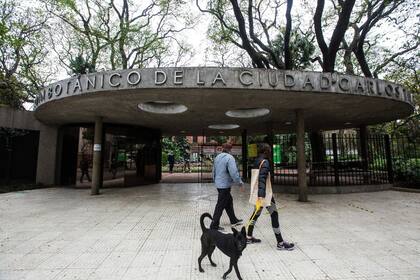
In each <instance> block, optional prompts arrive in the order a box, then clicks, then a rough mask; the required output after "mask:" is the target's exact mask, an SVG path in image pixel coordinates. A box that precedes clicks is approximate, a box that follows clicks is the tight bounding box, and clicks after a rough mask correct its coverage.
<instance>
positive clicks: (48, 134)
mask: <svg viewBox="0 0 420 280" xmlns="http://www.w3.org/2000/svg"><path fill="white" fill-rule="evenodd" d="M57 140H58V129H57V127H55V126H47V125H41V129H40V132H39V146H38V160H37V162H38V163H37V169H36V182H37V183H38V184H44V185H54V184H55V183H56V181H55V178H56V176H55V175H56V156H57Z"/></svg>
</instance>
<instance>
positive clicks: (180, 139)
mask: <svg viewBox="0 0 420 280" xmlns="http://www.w3.org/2000/svg"><path fill="white" fill-rule="evenodd" d="M189 150H190V144H189V143H188V141H187V138H186V137H185V136H176V137H162V164H163V165H164V164H167V160H168V154H169V153H173V155H174V157H175V161H182V160H183V158H184V156H185V155H186V153H187V151H189Z"/></svg>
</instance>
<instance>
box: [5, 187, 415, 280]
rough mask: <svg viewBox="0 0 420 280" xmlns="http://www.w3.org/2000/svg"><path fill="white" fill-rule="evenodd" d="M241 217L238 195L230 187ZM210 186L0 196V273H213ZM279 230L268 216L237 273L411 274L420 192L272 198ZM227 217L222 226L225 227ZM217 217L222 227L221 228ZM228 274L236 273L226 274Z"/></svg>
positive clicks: (243, 209)
mask: <svg viewBox="0 0 420 280" xmlns="http://www.w3.org/2000/svg"><path fill="white" fill-rule="evenodd" d="M233 195H234V200H235V209H236V211H237V215H238V216H239V217H241V218H248V216H249V215H250V214H251V210H252V209H251V207H250V205H249V204H248V203H247V194H246V193H240V192H239V191H238V190H237V189H235V190H234V192H233ZM216 198H217V192H216V190H215V189H213V186H212V185H210V184H203V185H199V184H173V185H168V184H159V185H153V186H147V187H136V188H125V189H105V190H103V194H102V195H100V196H90V195H89V190H80V189H66V188H51V189H42V190H32V191H24V192H15V193H6V194H1V195H0V279H2V280H3V279H4V280H14V279H28V280H29V279H30V280H35V279H40V280H48V279H83V280H85V279H89V280H93V279H95V280H99V279H101V280H108V279H118V280H119V279H123V280H126V279H127V280H128V279H136V280H138V279H148V280H149V279H165V280H166V279H182V280H184V279H220V278H221V276H222V274H223V272H224V271H225V270H227V267H228V258H227V257H226V256H225V255H223V254H222V253H221V252H220V251H218V250H217V249H216V251H215V253H214V261H215V262H216V263H217V264H218V267H211V266H210V264H209V262H208V260H207V259H205V260H204V261H203V268H204V270H205V273H200V272H199V271H198V268H197V257H198V255H199V253H200V241H199V238H200V235H201V229H200V226H199V216H200V214H201V213H202V212H205V211H210V212H212V210H213V208H214V205H215V202H216ZM276 199H277V200H278V204H279V205H280V209H279V212H280V224H281V227H282V231H283V235H284V236H285V237H286V238H287V239H288V240H291V241H295V242H297V249H296V250H295V251H292V252H285V251H276V250H275V245H276V244H275V242H274V235H273V233H272V230H271V226H270V218H269V215H268V214H266V213H264V214H263V215H261V217H260V219H259V220H258V223H257V226H256V229H255V236H257V237H259V238H261V239H262V240H263V242H262V243H261V244H258V245H250V246H248V247H247V248H246V250H245V251H244V255H243V257H242V258H241V259H240V260H239V268H240V271H241V273H242V276H243V278H244V279H264V280H266V279H364V280H366V279H371V280H373V279H376V280H396V279H407V280H408V279H411V280H415V279H416V280H418V279H420V194H413V193H402V192H395V191H386V192H377V193H361V194H344V195H317V196H311V197H310V199H311V202H310V203H305V204H302V203H299V202H297V201H296V200H295V196H293V195H282V194H277V195H276ZM226 218H227V217H226V216H223V219H224V220H223V223H224V224H226V223H227V220H226ZM223 223H222V224H223ZM229 279H237V278H236V275H235V273H234V272H232V273H231V274H230V275H229Z"/></svg>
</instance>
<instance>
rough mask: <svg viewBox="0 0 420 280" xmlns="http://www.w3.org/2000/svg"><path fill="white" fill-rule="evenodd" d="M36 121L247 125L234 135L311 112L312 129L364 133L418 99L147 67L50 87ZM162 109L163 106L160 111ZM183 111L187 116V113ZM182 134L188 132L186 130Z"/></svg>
mask: <svg viewBox="0 0 420 280" xmlns="http://www.w3.org/2000/svg"><path fill="white" fill-rule="evenodd" d="M148 102H153V104H159V103H161V104H162V106H160V107H159V109H161V110H164V108H165V105H163V104H165V103H168V102H169V104H181V105H184V106H186V108H187V110H185V111H184V112H182V113H178V114H157V113H150V112H145V111H143V110H140V109H139V107H138V106H139V104H150V103H148ZM35 106H36V109H35V116H36V117H37V118H38V119H39V120H40V121H42V122H45V123H49V124H68V123H90V122H93V120H94V118H95V116H102V117H103V118H104V122H109V123H121V124H132V125H141V126H145V127H152V128H159V129H161V130H162V133H163V134H167V135H177V134H181V133H185V134H196V135H199V134H215V133H217V131H214V130H212V129H209V128H208V126H209V125H212V124H230V123H232V121H234V122H235V123H236V124H238V125H239V126H240V127H239V128H237V129H234V130H230V131H229V134H239V133H240V131H241V130H242V129H247V130H248V133H251V134H252V133H264V132H267V129H273V130H274V131H276V132H287V131H293V130H294V120H295V114H294V110H295V109H303V110H304V114H305V126H306V129H307V130H318V129H337V128H345V127H357V126H359V125H362V124H376V123H382V122H386V121H391V120H395V119H399V118H404V117H407V116H408V115H410V114H411V113H412V112H413V108H414V106H413V97H412V95H411V94H410V93H408V92H407V91H406V90H405V89H404V88H403V87H402V86H400V85H397V84H394V83H391V82H387V81H383V80H377V79H369V78H364V77H356V76H349V75H340V74H336V73H333V74H331V73H319V72H299V71H281V70H265V69H247V68H200V67H189V68H156V69H155V68H147V69H129V70H121V71H107V72H101V73H92V74H87V75H81V76H74V77H71V78H69V79H67V80H63V81H59V82H57V83H54V84H51V85H50V86H48V87H47V88H45V89H44V90H43V91H42V92H41V93H40V94H39V95H38V97H37V98H36V101H35ZM158 106H159V105H158ZM244 108H266V109H268V110H269V111H270V112H269V114H267V115H264V116H259V117H255V118H235V119H232V118H231V117H229V116H227V115H226V112H228V111H231V110H241V109H244ZM181 111H182V110H181ZM181 131H182V132H181Z"/></svg>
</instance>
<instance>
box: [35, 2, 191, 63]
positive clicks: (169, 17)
mask: <svg viewBox="0 0 420 280" xmlns="http://www.w3.org/2000/svg"><path fill="white" fill-rule="evenodd" d="M42 1H43V2H44V3H45V5H46V8H47V9H48V10H49V11H50V12H51V13H52V14H53V15H54V16H55V17H56V19H57V22H56V25H61V24H62V23H64V24H65V27H66V28H68V27H70V29H71V35H61V36H62V37H63V39H65V40H64V41H63V43H62V44H61V45H58V46H56V47H55V49H56V52H57V53H58V54H59V56H60V57H61V62H62V63H63V64H64V65H65V66H66V67H67V68H70V69H71V65H69V63H68V62H67V61H66V60H65V59H64V57H72V59H70V61H73V62H74V61H77V60H78V59H79V60H80V57H83V59H84V60H85V61H86V63H87V64H89V65H91V67H92V68H93V69H99V67H100V68H103V69H130V68H134V67H138V68H143V67H146V66H149V65H155V66H160V65H162V64H163V63H165V61H167V60H169V59H168V58H169V57H170V58H174V62H175V63H179V62H180V60H181V59H182V56H186V55H187V53H188V52H189V48H188V46H187V45H186V44H185V43H184V42H182V41H180V40H178V39H177V38H176V36H175V35H176V34H177V33H180V32H182V31H183V30H185V29H186V28H187V26H189V25H191V21H190V19H189V18H188V17H187V16H185V15H184V14H183V11H182V1H179V0H167V1H154V0H150V1H145V2H141V3H139V4H136V5H135V4H133V2H131V1H129V0H122V1H115V0H107V1H99V0H83V1H82V0H42ZM180 18H182V20H184V22H179V21H178V19H180ZM67 32H68V31H67ZM63 34H65V32H64V33H63ZM73 35H74V36H73ZM59 36H60V35H59ZM75 41H76V42H75ZM73 46H77V47H76V49H74V47H73ZM174 46H178V48H176V47H174ZM168 53H172V56H170V55H168V58H166V57H165V56H164V55H163V54H168Z"/></svg>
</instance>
